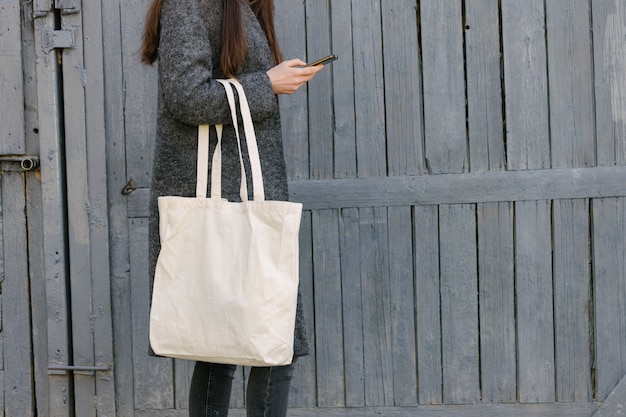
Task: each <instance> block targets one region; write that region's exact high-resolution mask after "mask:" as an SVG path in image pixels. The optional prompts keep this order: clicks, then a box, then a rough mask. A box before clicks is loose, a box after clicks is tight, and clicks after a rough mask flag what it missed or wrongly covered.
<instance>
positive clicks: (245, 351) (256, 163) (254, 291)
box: [150, 80, 302, 366]
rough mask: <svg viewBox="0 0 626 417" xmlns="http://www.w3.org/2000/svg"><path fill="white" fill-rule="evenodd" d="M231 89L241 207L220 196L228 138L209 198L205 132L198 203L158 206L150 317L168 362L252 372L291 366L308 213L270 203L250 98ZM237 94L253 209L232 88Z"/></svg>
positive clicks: (176, 200)
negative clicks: (304, 221) (257, 368)
mask: <svg viewBox="0 0 626 417" xmlns="http://www.w3.org/2000/svg"><path fill="white" fill-rule="evenodd" d="M218 81H219V82H220V83H221V84H222V85H223V86H224V88H225V90H226V95H227V98H228V103H229V105H230V109H231V113H232V119H233V126H234V129H235V133H236V136H237V143H238V148H239V159H240V163H241V177H242V181H241V188H240V195H241V200H242V201H241V202H229V201H226V200H225V199H222V196H221V132H222V126H221V125H217V126H215V128H216V131H217V135H218V143H217V147H216V150H215V152H214V155H213V164H212V168H211V197H210V198H206V189H207V171H208V158H209V126H200V127H199V129H198V131H199V133H198V169H197V171H198V176H197V189H196V197H195V198H194V197H175V196H166V197H159V199H158V206H159V216H160V223H159V233H160V239H161V251H160V252H159V256H158V260H157V265H156V272H155V277H154V288H153V296H152V305H151V311H150V344H151V346H152V349H153V350H154V352H155V353H157V354H158V355H162V356H169V357H175V358H183V359H192V360H199V361H205V362H215V363H225V364H234V365H249V366H276V365H287V364H289V363H291V361H292V357H293V338H294V327H295V317H296V303H297V294H298V232H299V228H300V219H301V213H302V205H301V204H299V203H291V202H286V201H268V200H265V197H264V190H263V179H262V172H261V163H260V160H259V152H258V148H257V144H256V137H255V134H254V126H253V124H252V118H251V115H250V109H249V107H248V103H247V99H246V96H245V93H244V91H243V88H242V86H241V84H239V82H237V81H236V80H218ZM233 86H234V87H235V88H236V90H237V95H238V98H239V104H240V111H241V115H242V120H243V125H244V131H245V135H246V143H247V146H248V155H249V159H250V165H251V172H252V184H253V190H252V191H253V201H249V200H248V191H247V186H246V173H245V169H244V163H243V158H242V154H241V141H240V139H239V128H238V123H237V112H236V104H235V98H234V93H233V90H232V87H233Z"/></svg>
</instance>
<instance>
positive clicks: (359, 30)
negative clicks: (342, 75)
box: [333, 0, 387, 177]
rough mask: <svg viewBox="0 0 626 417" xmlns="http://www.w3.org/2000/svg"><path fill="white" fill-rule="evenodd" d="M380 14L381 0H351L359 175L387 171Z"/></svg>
mask: <svg viewBox="0 0 626 417" xmlns="http://www.w3.org/2000/svg"><path fill="white" fill-rule="evenodd" d="M380 17H381V11H380V0H352V33H353V47H354V51H353V60H354V103H355V104H354V108H355V115H356V143H357V149H356V153H357V161H358V164H357V169H358V176H359V177H377V176H384V175H386V174H387V161H386V149H385V148H386V145H385V126H386V125H385V104H384V101H385V95H384V74H383V51H382V30H381V20H380ZM337 63H338V61H337ZM333 65H335V64H333Z"/></svg>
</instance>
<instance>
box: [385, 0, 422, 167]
mask: <svg viewBox="0 0 626 417" xmlns="http://www.w3.org/2000/svg"><path fill="white" fill-rule="evenodd" d="M381 11H382V25H383V26H382V33H383V51H384V61H383V63H384V69H385V113H386V129H387V131H386V137H387V163H388V175H417V174H423V173H424V172H425V167H424V151H423V146H424V138H423V122H422V114H423V112H422V91H421V85H420V80H421V78H422V77H421V74H420V61H419V54H418V52H419V51H418V48H417V47H416V46H417V45H418V36H417V35H418V22H417V1H416V0H388V1H383V2H381ZM408 138H410V139H409V140H407V139H408Z"/></svg>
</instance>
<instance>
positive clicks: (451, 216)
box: [439, 204, 480, 404]
mask: <svg viewBox="0 0 626 417" xmlns="http://www.w3.org/2000/svg"><path fill="white" fill-rule="evenodd" d="M439 225H440V226H439V230H440V237H439V238H440V242H439V246H440V259H441V265H440V268H441V340H442V351H443V354H442V357H443V359H442V360H443V400H444V403H447V404H475V403H477V402H478V401H480V376H479V347H478V296H477V289H478V276H477V272H478V267H477V253H476V251H477V250H476V245H475V242H476V214H475V207H474V206H473V205H471V204H462V205H461V204H459V205H443V206H440V207H439Z"/></svg>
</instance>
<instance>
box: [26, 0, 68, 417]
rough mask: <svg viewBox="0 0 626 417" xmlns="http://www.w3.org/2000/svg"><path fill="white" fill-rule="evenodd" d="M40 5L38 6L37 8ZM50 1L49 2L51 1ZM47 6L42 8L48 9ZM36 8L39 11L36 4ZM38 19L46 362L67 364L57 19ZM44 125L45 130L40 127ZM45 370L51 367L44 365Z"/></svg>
mask: <svg viewBox="0 0 626 417" xmlns="http://www.w3.org/2000/svg"><path fill="white" fill-rule="evenodd" d="M39 3H41V2H37V3H36V4H39ZM48 3H49V2H48ZM47 7H48V8H45V9H44V10H49V7H50V6H49V5H48V6H47ZM34 10H35V11H36V10H40V9H37V8H36V6H35V5H34ZM34 21H35V54H36V78H37V92H36V93H37V109H38V122H39V124H38V125H39V127H40V129H39V133H38V136H39V147H40V154H41V155H45V158H40V161H39V162H40V171H41V193H42V196H43V198H42V205H41V210H42V213H43V225H42V227H43V256H44V270H45V291H46V308H47V326H46V327H47V328H46V329H45V331H46V335H47V347H46V349H47V353H48V355H47V356H48V364H46V365H67V364H69V363H70V358H69V351H70V349H69V326H70V324H69V318H68V311H67V287H66V280H67V276H68V265H67V263H68V256H69V255H68V253H67V251H66V242H65V239H66V238H65V227H66V213H65V209H64V207H63V200H64V198H65V194H64V191H63V183H64V168H63V166H62V160H63V153H64V150H63V148H62V147H61V146H60V144H61V132H60V129H59V125H60V117H61V105H60V101H61V100H60V97H59V94H58V85H57V84H58V82H59V74H58V73H57V66H56V62H57V56H56V54H55V53H46V52H45V50H44V47H43V45H44V43H45V42H44V39H43V32H44V31H46V30H50V29H52V28H53V27H54V19H53V17H52V16H50V15H45V16H42V17H38V18H37V19H34ZM44 126H45V127H46V128H45V129H44V128H42V127H44ZM46 367H47V366H46ZM69 378H70V377H69V375H68V373H67V372H62V373H50V374H49V375H48V398H49V402H48V406H47V408H48V410H47V411H48V412H49V414H51V415H61V416H64V415H69V414H70V405H71V404H70V403H69V402H68V392H69V391H70V381H69Z"/></svg>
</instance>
